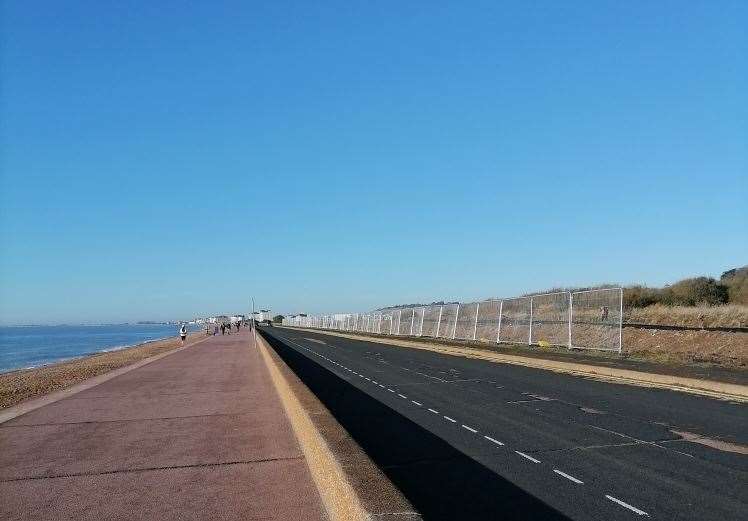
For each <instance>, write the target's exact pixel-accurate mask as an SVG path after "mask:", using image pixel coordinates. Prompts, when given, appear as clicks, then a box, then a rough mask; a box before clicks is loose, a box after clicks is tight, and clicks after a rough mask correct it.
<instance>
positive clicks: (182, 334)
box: [179, 324, 187, 345]
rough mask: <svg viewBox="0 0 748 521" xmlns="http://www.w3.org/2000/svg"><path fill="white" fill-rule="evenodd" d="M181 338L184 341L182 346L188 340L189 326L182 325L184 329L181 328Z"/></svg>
mask: <svg viewBox="0 0 748 521" xmlns="http://www.w3.org/2000/svg"><path fill="white" fill-rule="evenodd" d="M179 337H180V338H181V339H182V345H184V341H185V340H187V324H182V327H180V328H179Z"/></svg>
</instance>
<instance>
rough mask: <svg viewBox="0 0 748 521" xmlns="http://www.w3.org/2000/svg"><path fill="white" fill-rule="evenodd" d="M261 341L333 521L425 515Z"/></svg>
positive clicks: (405, 520) (260, 337)
mask: <svg viewBox="0 0 748 521" xmlns="http://www.w3.org/2000/svg"><path fill="white" fill-rule="evenodd" d="M257 344H258V345H257V348H258V349H259V351H260V353H261V355H262V357H263V360H264V361H265V364H266V366H267V368H268V371H269V373H270V377H271V379H272V382H273V385H274V386H275V389H276V391H277V392H278V396H279V397H280V399H281V402H282V403H283V408H284V409H285V411H286V415H287V416H288V418H289V421H290V422H291V426H292V428H293V430H294V433H295V434H296V437H297V439H298V441H299V445H300V446H301V449H302V451H303V453H304V456H305V458H306V460H307V463H308V465H309V470H310V472H311V474H312V478H313V480H314V483H315V485H316V486H317V489H318V490H319V492H320V496H321V497H322V502H323V504H324V506H325V509H326V510H327V512H328V515H329V517H330V519H331V521H344V520H345V521H347V520H351V521H359V520H361V521H362V520H371V519H378V520H380V519H381V520H389V519H392V520H395V519H398V520H404V521H407V520H419V519H421V516H420V514H418V513H417V512H415V511H414V510H413V507H412V506H411V505H410V503H409V502H408V501H407V500H406V499H405V498H404V497H403V495H402V494H401V493H400V491H399V490H398V489H397V488H396V487H395V486H394V485H393V484H392V483H391V482H390V480H389V479H388V478H387V477H386V476H385V475H384V474H383V473H382V471H381V470H380V469H379V468H378V467H377V466H376V465H375V464H374V463H373V462H372V461H371V460H370V459H369V457H368V456H367V455H366V454H365V453H364V452H363V450H361V448H360V447H359V446H358V445H357V444H356V442H355V441H353V439H352V438H351V437H350V436H349V435H348V433H347V432H346V431H345V429H344V428H343V427H342V426H341V425H340V424H339V423H338V422H337V421H336V420H335V418H334V417H333V415H332V414H331V413H330V411H328V410H327V408H326V407H325V406H324V405H323V404H322V403H321V402H320V401H319V400H318V399H317V397H316V396H315V395H314V394H313V393H312V392H311V391H310V390H309V389H308V388H307V387H306V385H304V383H303V382H302V381H301V380H300V379H299V378H298V377H297V376H296V375H295V374H294V373H293V371H292V370H291V369H290V368H289V367H288V366H287V365H286V364H285V362H283V360H281V359H280V357H279V356H278V355H277V354H276V353H275V351H274V350H273V349H272V348H271V347H270V346H269V344H268V343H267V342H266V341H265V339H264V338H263V337H262V335H261V334H258V335H257Z"/></svg>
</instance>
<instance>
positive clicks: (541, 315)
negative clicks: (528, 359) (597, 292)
mask: <svg viewBox="0 0 748 521" xmlns="http://www.w3.org/2000/svg"><path fill="white" fill-rule="evenodd" d="M532 343H533V344H538V345H541V346H545V345H556V346H568V345H569V292H568V291H561V292H557V293H546V294H543V295H533V296H532Z"/></svg>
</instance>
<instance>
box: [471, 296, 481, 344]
mask: <svg viewBox="0 0 748 521" xmlns="http://www.w3.org/2000/svg"><path fill="white" fill-rule="evenodd" d="M478 313H480V302H478V304H477V305H476V307H475V323H474V324H473V342H475V335H476V333H478Z"/></svg>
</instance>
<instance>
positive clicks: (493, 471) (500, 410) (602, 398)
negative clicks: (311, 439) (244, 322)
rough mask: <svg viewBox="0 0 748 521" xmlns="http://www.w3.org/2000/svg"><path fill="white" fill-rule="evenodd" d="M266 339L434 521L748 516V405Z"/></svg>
mask: <svg viewBox="0 0 748 521" xmlns="http://www.w3.org/2000/svg"><path fill="white" fill-rule="evenodd" d="M262 334H263V335H264V336H265V337H266V339H267V340H268V341H269V343H270V344H271V345H272V346H273V348H274V349H275V350H276V351H277V352H278V353H279V355H280V356H281V357H282V358H283V359H284V360H285V361H286V363H287V364H288V365H289V366H290V367H291V368H292V369H293V370H294V371H295V372H296V373H297V374H298V375H299V376H300V377H301V378H302V380H303V381H304V382H305V383H306V384H307V385H308V386H309V387H310V389H311V390H312V391H313V392H314V393H315V394H316V395H317V396H318V397H319V398H320V399H321V401H322V402H323V403H325V405H326V406H327V407H328V408H329V409H330V411H331V412H332V413H333V414H334V415H335V417H336V418H337V419H338V421H339V422H340V423H341V424H342V425H343V427H345V428H346V429H347V430H348V431H349V433H350V434H351V435H352V436H353V438H354V439H355V440H356V441H357V442H358V443H359V444H360V445H361V447H362V448H363V449H364V450H365V451H366V452H367V453H368V455H369V456H370V457H371V458H372V459H373V460H374V462H375V463H377V464H378V465H379V466H380V467H381V468H382V469H383V471H384V472H385V473H386V474H387V475H388V477H389V478H390V479H391V480H392V481H393V482H394V483H395V485H397V486H398V487H399V488H400V489H401V490H402V491H403V493H404V494H405V496H406V497H407V498H408V499H409V500H410V501H411V502H412V503H413V505H414V506H415V507H416V508H417V509H418V510H419V511H420V512H421V513H422V514H423V515H424V518H425V519H444V520H447V519H450V520H451V519H588V520H589V519H596V520H599V519H605V520H607V521H611V520H619V519H620V520H631V519H641V518H647V517H649V518H652V519H668V520H671V519H699V520H710V519H713V520H719V521H726V520H731V519H746V516H748V493H747V492H746V490H748V486H747V485H748V455H747V454H746V446H748V413H747V409H746V406H745V405H743V404H738V403H731V402H727V401H720V400H714V399H710V398H704V397H699V396H694V395H689V394H684V393H678V392H673V391H666V390H658V389H650V388H643V387H634V386H626V385H619V384H614V383H606V382H600V381H595V380H589V379H584V378H578V377H574V376H571V375H565V374H558V373H553V372H549V371H542V370H537V369H532V368H527V367H521V366H512V365H504V364H496V363H490V362H486V361H482V360H474V359H467V358H461V357H454V356H448V355H442V354H438V353H434V352H429V351H422V350H415V349H408V348H403V347H396V346H389V345H385V344H381V343H375V342H367V341H365V340H352V339H348V338H341V337H337V336H331V335H325V334H322V333H317V332H312V331H304V330H294V329H287V328H262ZM694 435H697V436H698V437H697V440H696V441H698V442H699V443H697V442H695V441H687V440H686V438H693V437H694Z"/></svg>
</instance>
